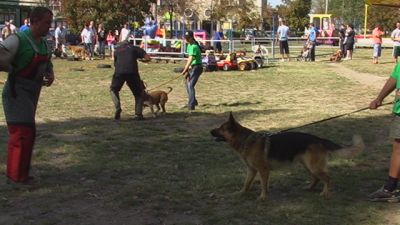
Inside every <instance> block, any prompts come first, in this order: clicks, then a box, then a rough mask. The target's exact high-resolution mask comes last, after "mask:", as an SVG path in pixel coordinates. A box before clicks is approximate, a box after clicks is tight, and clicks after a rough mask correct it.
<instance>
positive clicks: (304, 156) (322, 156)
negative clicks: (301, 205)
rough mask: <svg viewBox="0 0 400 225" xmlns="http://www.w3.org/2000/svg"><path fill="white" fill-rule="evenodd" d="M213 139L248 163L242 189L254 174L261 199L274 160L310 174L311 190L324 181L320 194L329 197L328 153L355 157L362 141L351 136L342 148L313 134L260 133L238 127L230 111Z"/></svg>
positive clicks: (250, 183) (265, 191) (362, 146)
mask: <svg viewBox="0 0 400 225" xmlns="http://www.w3.org/2000/svg"><path fill="white" fill-rule="evenodd" d="M211 135H212V136H213V137H215V138H216V141H224V142H227V143H228V144H229V145H230V146H231V147H232V148H233V150H234V151H235V152H236V153H238V155H239V156H240V158H241V159H242V161H243V162H244V163H245V164H246V166H247V177H246V179H245V182H244V185H243V188H242V190H241V192H247V191H249V189H250V187H251V185H252V183H253V180H254V178H255V176H256V175H257V173H259V174H260V178H261V195H260V197H259V199H260V200H266V198H267V193H268V180H269V173H270V170H271V169H272V168H271V167H272V165H276V164H275V163H283V162H294V161H298V162H300V163H301V164H303V166H304V167H305V168H306V170H307V171H308V172H309V173H310V175H311V184H310V185H309V187H307V189H309V190H312V189H314V188H315V186H316V185H317V184H318V182H319V181H320V180H322V181H323V182H324V187H323V190H322V192H321V196H323V197H325V198H328V197H330V188H331V179H330V177H329V175H328V171H327V161H328V156H329V155H330V154H331V153H333V154H336V155H339V156H342V157H349V158H351V157H354V156H356V155H358V154H359V153H361V152H362V151H363V150H364V147H365V146H364V142H363V140H362V138H361V137H360V136H359V135H354V137H353V145H352V146H349V147H342V146H340V145H338V144H335V143H334V142H332V141H330V140H327V139H323V138H319V137H317V136H314V135H312V134H306V133H300V132H281V133H276V134H269V135H266V134H263V133H258V132H255V131H252V130H250V129H248V128H246V127H243V126H241V125H240V124H239V123H238V122H236V120H235V119H234V118H233V115H232V113H230V116H229V119H228V121H227V122H225V123H223V124H222V125H221V126H220V127H219V128H215V129H213V130H211Z"/></svg>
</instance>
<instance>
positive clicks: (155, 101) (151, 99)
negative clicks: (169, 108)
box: [143, 87, 172, 116]
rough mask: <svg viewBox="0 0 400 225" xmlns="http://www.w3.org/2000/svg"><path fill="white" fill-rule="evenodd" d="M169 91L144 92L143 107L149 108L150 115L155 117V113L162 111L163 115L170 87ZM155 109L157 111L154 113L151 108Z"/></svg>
mask: <svg viewBox="0 0 400 225" xmlns="http://www.w3.org/2000/svg"><path fill="white" fill-rule="evenodd" d="M168 89H169V91H167V92H165V91H159V90H158V91H152V92H145V94H144V100H143V105H144V106H148V107H150V110H151V113H153V115H154V116H157V113H158V112H159V111H160V109H162V113H165V112H166V111H165V104H166V103H167V101H168V94H169V93H171V91H172V87H168ZM154 105H155V106H156V107H157V111H155V112H154V108H153V106H154Z"/></svg>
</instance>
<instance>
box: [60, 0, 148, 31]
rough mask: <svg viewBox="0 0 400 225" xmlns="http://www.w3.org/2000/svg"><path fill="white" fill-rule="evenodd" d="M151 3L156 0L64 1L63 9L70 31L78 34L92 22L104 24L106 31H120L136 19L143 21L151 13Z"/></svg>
mask: <svg viewBox="0 0 400 225" xmlns="http://www.w3.org/2000/svg"><path fill="white" fill-rule="evenodd" d="M150 3H155V0H113V1H109V0H63V1H62V9H63V16H64V17H65V18H66V19H67V21H68V22H69V26H70V27H69V28H70V30H72V31H75V32H78V31H80V30H81V29H82V28H83V24H84V23H85V22H87V21H91V20H93V21H95V22H96V23H103V24H104V25H105V27H106V29H119V27H120V26H121V25H122V24H124V23H125V22H128V21H129V20H131V19H132V18H134V17H136V20H137V21H143V19H144V17H145V16H146V15H147V14H149V13H150Z"/></svg>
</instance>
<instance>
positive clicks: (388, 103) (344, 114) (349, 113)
mask: <svg viewBox="0 0 400 225" xmlns="http://www.w3.org/2000/svg"><path fill="white" fill-rule="evenodd" d="M392 103H393V102H387V103H383V104H382V105H380V106H384V105H390V104H392ZM367 109H369V107H364V108H361V109H357V110H355V111H352V112H348V113H343V114H340V115H337V116H333V117H329V118H326V119H322V120H318V121H314V122H312V123H308V124H304V125H301V126H298V127H292V128H288V129H285V130H281V131H279V132H277V133H280V132H286V131H290V130H294V129H298V128H302V127H306V126H310V125H313V124H317V123H322V122H325V121H328V120H333V119H337V118H339V117H343V116H347V115H351V114H353V113H357V112H361V111H364V110H367Z"/></svg>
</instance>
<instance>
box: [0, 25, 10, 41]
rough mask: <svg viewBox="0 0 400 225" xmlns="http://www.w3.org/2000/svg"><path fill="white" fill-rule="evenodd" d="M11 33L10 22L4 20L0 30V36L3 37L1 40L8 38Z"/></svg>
mask: <svg viewBox="0 0 400 225" xmlns="http://www.w3.org/2000/svg"><path fill="white" fill-rule="evenodd" d="M11 34H12V33H11V28H10V23H9V22H6V23H5V26H4V27H3V29H2V30H1V37H2V38H3V40H6V38H8V36H10V35H11Z"/></svg>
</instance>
